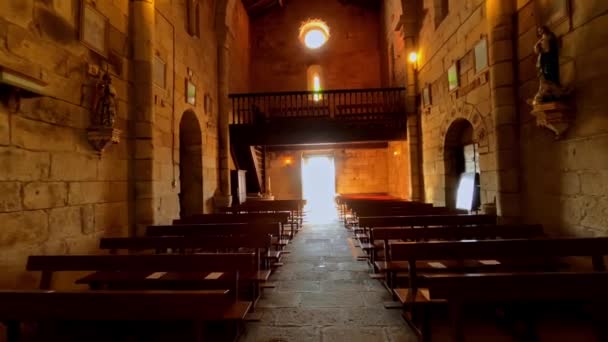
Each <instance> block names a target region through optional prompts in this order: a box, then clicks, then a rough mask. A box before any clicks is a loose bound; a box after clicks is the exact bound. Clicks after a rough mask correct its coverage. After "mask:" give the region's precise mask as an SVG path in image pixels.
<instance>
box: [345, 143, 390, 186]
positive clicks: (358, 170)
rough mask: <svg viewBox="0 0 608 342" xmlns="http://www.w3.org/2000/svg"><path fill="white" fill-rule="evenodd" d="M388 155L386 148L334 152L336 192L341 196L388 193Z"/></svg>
mask: <svg viewBox="0 0 608 342" xmlns="http://www.w3.org/2000/svg"><path fill="white" fill-rule="evenodd" d="M387 155H388V150H387V149H386V148H375V149H367V148H366V149H340V150H336V151H334V156H335V163H336V192H337V193H340V194H357V193H386V192H388V160H387V158H388V156H387Z"/></svg>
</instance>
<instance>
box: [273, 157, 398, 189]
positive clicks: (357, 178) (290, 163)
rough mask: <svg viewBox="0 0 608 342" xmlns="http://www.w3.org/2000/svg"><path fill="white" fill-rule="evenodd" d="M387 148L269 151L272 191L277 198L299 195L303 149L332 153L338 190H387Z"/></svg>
mask: <svg viewBox="0 0 608 342" xmlns="http://www.w3.org/2000/svg"><path fill="white" fill-rule="evenodd" d="M388 151H389V150H388V149H387V148H346V149H334V150H323V151H310V150H308V151H282V152H269V153H268V158H267V165H266V167H267V174H268V176H269V177H270V180H271V188H272V194H273V195H274V196H275V198H277V199H294V198H301V197H302V172H301V170H302V156H303V153H306V154H307V155H308V154H315V153H322V154H326V155H327V154H329V155H333V157H334V163H335V164H334V165H335V170H336V192H337V193H342V194H349V193H386V192H388V190H389V186H388V179H389V172H388V163H389V162H388ZM397 188H398V186H396V187H395V188H394V191H395V193H396V192H397V191H398V190H397Z"/></svg>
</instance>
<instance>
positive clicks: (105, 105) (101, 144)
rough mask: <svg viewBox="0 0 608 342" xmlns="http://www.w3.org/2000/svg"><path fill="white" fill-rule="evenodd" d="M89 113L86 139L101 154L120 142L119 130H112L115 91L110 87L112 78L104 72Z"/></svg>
mask: <svg viewBox="0 0 608 342" xmlns="http://www.w3.org/2000/svg"><path fill="white" fill-rule="evenodd" d="M92 109H93V110H92V113H91V127H90V128H89V129H87V137H88V139H89V142H90V143H91V146H93V148H94V149H95V150H96V151H97V152H98V154H99V155H100V157H101V153H102V152H103V151H104V150H105V149H106V148H107V147H108V146H109V145H111V144H118V143H119V142H120V134H121V132H120V130H118V129H115V128H114V124H115V122H116V113H117V111H118V107H117V102H116V89H114V86H112V77H111V76H110V73H109V72H107V71H106V73H105V74H104V75H103V77H102V78H101V80H100V81H99V82H98V83H97V85H96V87H95V98H94V101H93V108H92Z"/></svg>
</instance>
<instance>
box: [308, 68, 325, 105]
mask: <svg viewBox="0 0 608 342" xmlns="http://www.w3.org/2000/svg"><path fill="white" fill-rule="evenodd" d="M306 78H307V80H308V86H307V89H308V91H313V92H315V94H314V95H313V100H314V101H315V102H317V101H320V100H321V99H322V98H323V97H322V95H321V92H322V91H323V72H322V69H321V66H320V65H316V64H315V65H311V66H309V67H308V70H307V71H306Z"/></svg>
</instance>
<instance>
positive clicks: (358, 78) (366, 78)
mask: <svg viewBox="0 0 608 342" xmlns="http://www.w3.org/2000/svg"><path fill="white" fill-rule="evenodd" d="M308 19H322V20H324V21H326V22H327V24H328V25H329V29H330V33H331V37H330V39H329V41H328V42H327V44H326V45H325V46H323V47H321V48H319V49H318V50H309V49H307V48H306V47H305V46H304V45H303V44H302V43H301V42H300V40H299V38H298V36H299V28H300V26H301V25H302V24H303V23H304V22H305V21H307V20H308ZM251 31H252V51H251V70H252V71H251V90H252V91H254V92H276V91H300V90H306V89H307V74H306V70H307V68H308V67H309V66H310V65H314V64H318V65H320V66H321V68H322V78H323V80H322V86H323V88H324V89H344V88H346V89H348V88H372V87H379V86H380V85H381V77H380V75H381V73H380V70H381V68H380V65H381V63H380V44H379V37H380V31H381V30H380V16H379V14H378V13H377V11H375V10H369V9H364V8H361V7H358V6H353V5H344V4H342V3H340V2H339V1H338V0H306V1H301V0H299V1H289V2H285V5H284V6H283V8H277V9H275V10H274V11H272V12H270V13H268V14H267V15H265V16H263V17H260V18H256V19H253V20H252V21H251Z"/></svg>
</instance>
